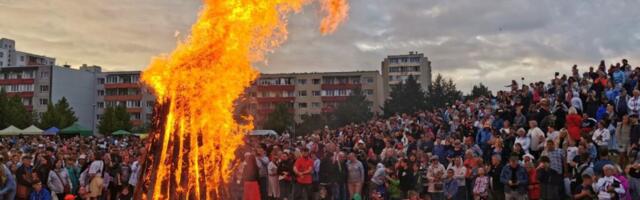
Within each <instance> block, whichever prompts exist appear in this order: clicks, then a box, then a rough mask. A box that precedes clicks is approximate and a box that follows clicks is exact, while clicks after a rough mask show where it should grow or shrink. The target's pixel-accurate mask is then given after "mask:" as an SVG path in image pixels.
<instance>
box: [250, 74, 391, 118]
mask: <svg viewBox="0 0 640 200" xmlns="http://www.w3.org/2000/svg"><path fill="white" fill-rule="evenodd" d="M356 88H359V89H361V90H362V92H363V93H364V94H365V95H366V96H367V99H368V100H369V101H371V102H372V103H373V105H372V107H371V110H372V111H373V112H378V113H379V112H381V110H380V106H381V105H382V104H383V101H384V99H383V96H382V79H381V77H380V73H379V72H378V71H353V72H318V73H281V74H261V75H260V78H259V79H258V80H256V81H255V83H254V84H253V86H252V87H251V88H250V89H249V94H250V97H251V98H250V99H251V100H250V101H251V106H249V107H250V110H251V112H252V113H253V114H254V117H255V118H254V120H255V122H256V124H257V125H258V126H259V125H260V124H261V123H262V122H264V120H266V118H267V116H268V115H269V113H271V112H272V111H273V109H274V108H275V106H276V105H277V104H279V103H285V104H288V105H289V106H290V107H291V108H292V109H293V111H294V118H295V120H296V121H298V122H300V121H301V116H302V115H306V114H308V115H312V114H321V113H326V112H333V111H334V110H335V108H336V107H337V105H338V104H339V103H340V102H343V101H345V100H346V99H347V96H349V95H351V93H352V91H353V90H354V89H356Z"/></svg>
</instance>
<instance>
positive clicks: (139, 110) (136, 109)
mask: <svg viewBox="0 0 640 200" xmlns="http://www.w3.org/2000/svg"><path fill="white" fill-rule="evenodd" d="M127 112H128V113H141V112H142V108H127Z"/></svg>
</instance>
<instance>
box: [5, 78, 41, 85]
mask: <svg viewBox="0 0 640 200" xmlns="http://www.w3.org/2000/svg"><path fill="white" fill-rule="evenodd" d="M34 82H35V80H34V79H32V78H31V79H2V80H0V85H19V84H33V83H34Z"/></svg>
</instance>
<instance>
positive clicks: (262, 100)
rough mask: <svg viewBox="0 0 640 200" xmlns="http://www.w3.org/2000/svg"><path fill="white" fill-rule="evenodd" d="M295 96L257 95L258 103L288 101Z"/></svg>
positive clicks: (293, 99) (291, 100) (292, 99)
mask: <svg viewBox="0 0 640 200" xmlns="http://www.w3.org/2000/svg"><path fill="white" fill-rule="evenodd" d="M295 99H296V98H295V97H257V98H256V100H257V101H258V103H290V102H293V101H295Z"/></svg>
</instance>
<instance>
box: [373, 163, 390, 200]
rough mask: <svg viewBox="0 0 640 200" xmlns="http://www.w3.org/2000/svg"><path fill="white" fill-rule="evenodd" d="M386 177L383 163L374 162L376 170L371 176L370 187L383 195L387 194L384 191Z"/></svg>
mask: <svg viewBox="0 0 640 200" xmlns="http://www.w3.org/2000/svg"><path fill="white" fill-rule="evenodd" d="M386 177H387V170H386V168H385V166H384V164H382V163H378V164H376V170H375V171H374V172H373V176H372V177H371V183H372V187H373V188H372V189H373V190H374V191H375V193H377V194H379V195H381V196H383V197H384V196H385V195H387V194H386V192H385V191H386V188H385V181H386Z"/></svg>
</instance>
